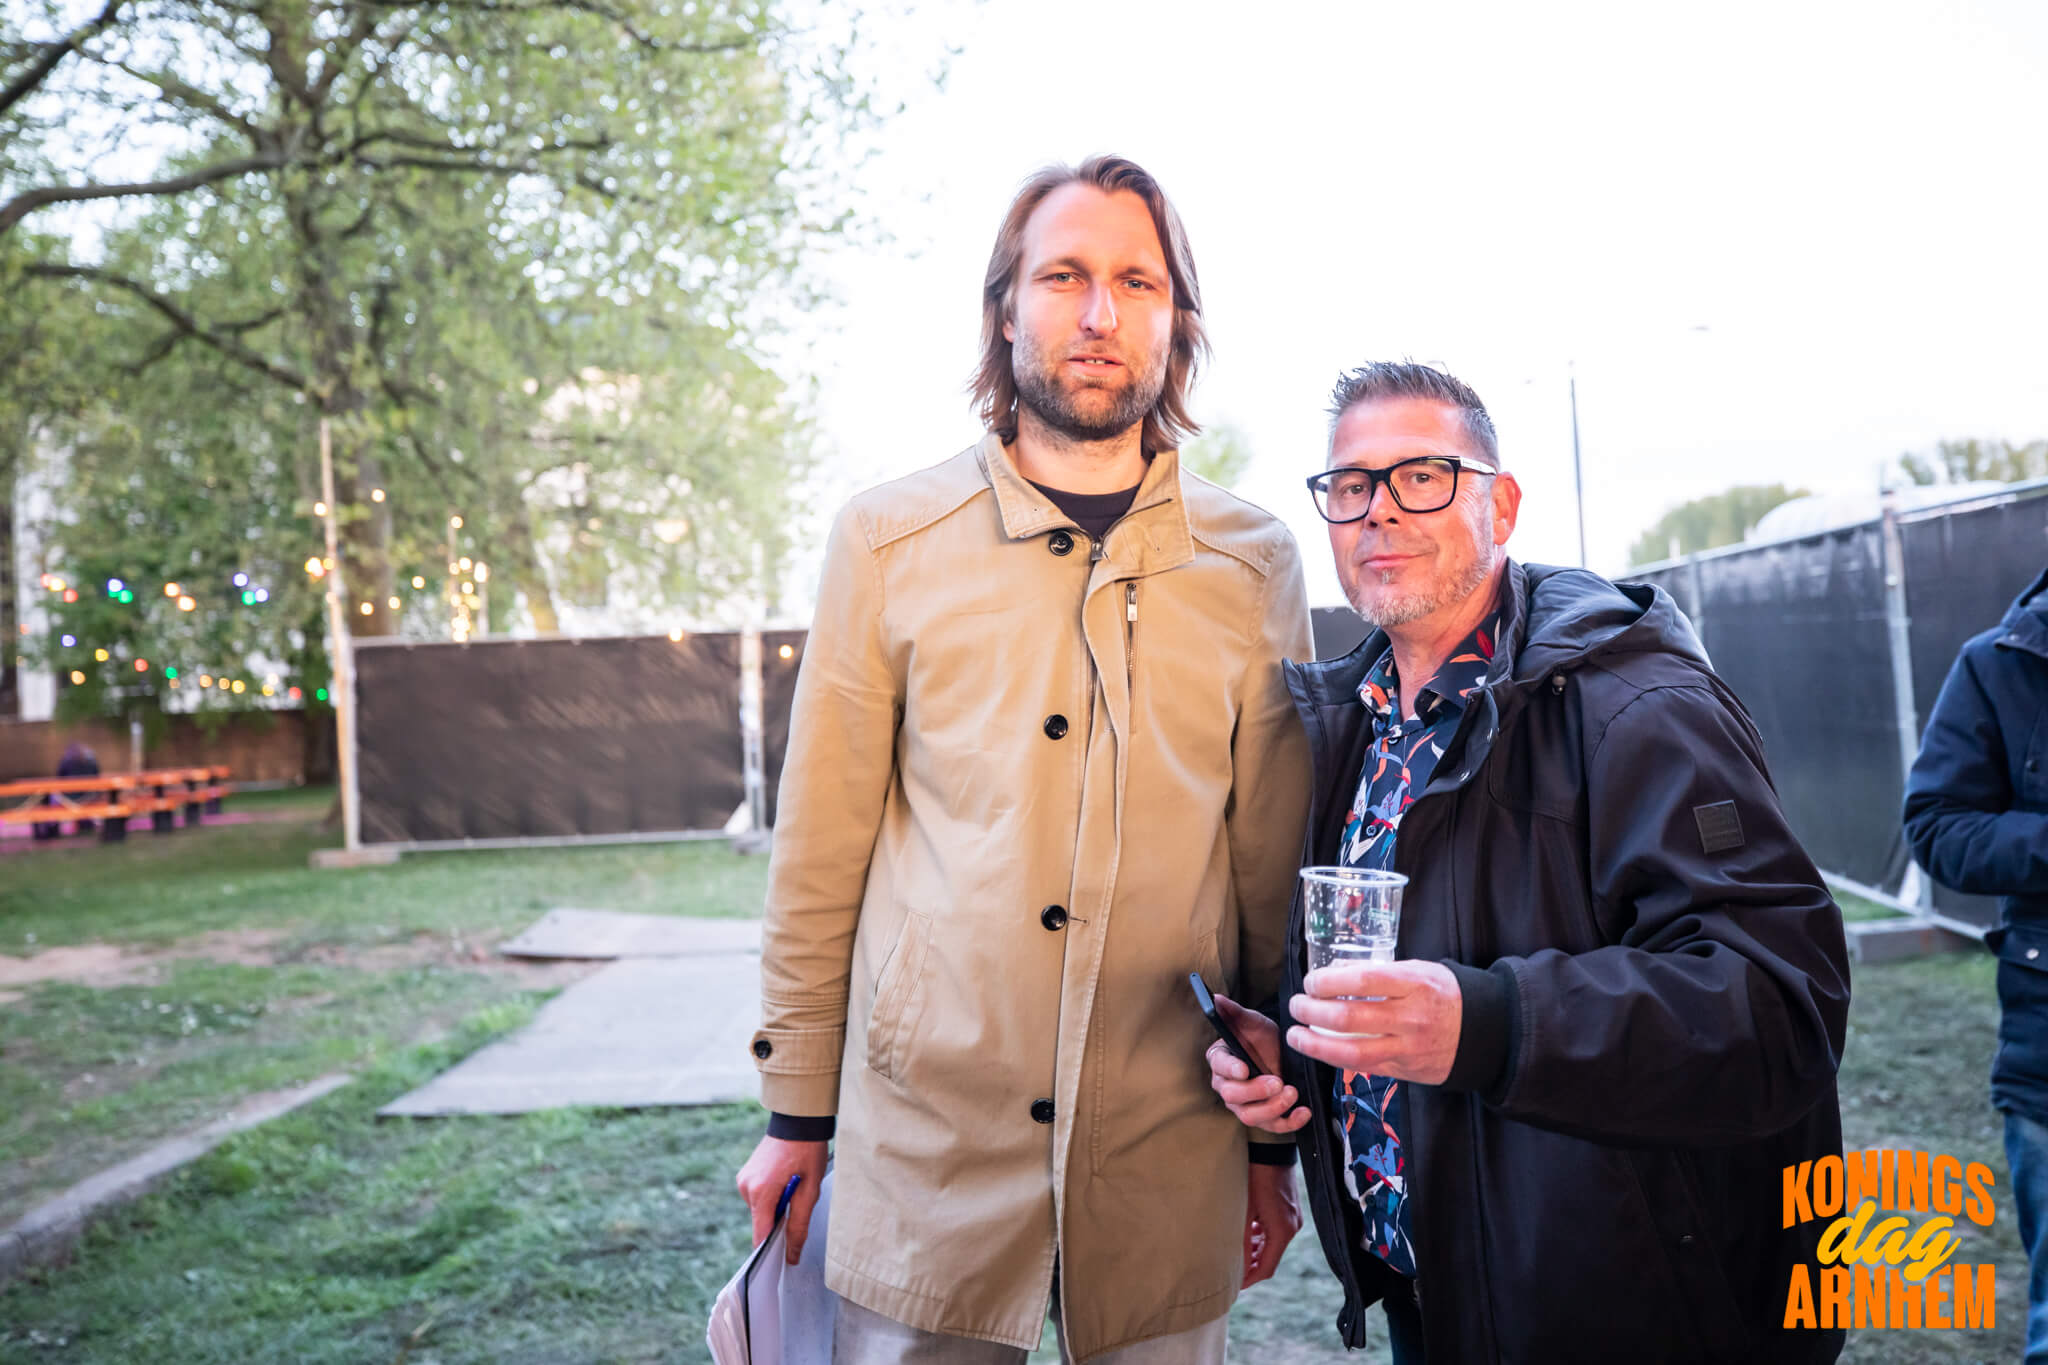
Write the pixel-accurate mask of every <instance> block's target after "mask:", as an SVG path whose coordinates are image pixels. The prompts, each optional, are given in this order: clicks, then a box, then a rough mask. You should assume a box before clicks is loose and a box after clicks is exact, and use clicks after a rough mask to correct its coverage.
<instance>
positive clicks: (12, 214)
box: [0, 156, 285, 236]
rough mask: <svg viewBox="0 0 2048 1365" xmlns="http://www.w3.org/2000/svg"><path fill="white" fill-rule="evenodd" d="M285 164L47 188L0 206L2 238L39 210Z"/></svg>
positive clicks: (265, 161) (258, 162)
mask: <svg viewBox="0 0 2048 1365" xmlns="http://www.w3.org/2000/svg"><path fill="white" fill-rule="evenodd" d="M284 164H285V159H284V158H283V157H281V156H245V157H241V158H238V159H237V160H234V161H223V162H219V163H218V164H216V165H212V166H205V167H202V168H201V169H199V170H196V171H193V172H192V173H190V174H189V175H180V176H173V177H172V178H171V179H169V180H149V181H143V182H139V183H137V184H132V185H44V186H42V187H41V188H38V189H33V190H24V191H22V192H21V193H20V194H17V195H15V196H14V198H12V199H9V200H8V201H7V202H6V203H4V204H0V236H5V235H6V234H7V231H8V229H10V228H12V227H13V226H14V225H15V224H16V223H18V222H20V221H21V220H22V219H24V218H26V217H28V215H29V214H31V213H34V212H35V211H36V210H37V209H39V208H44V207H46V206H48V205H50V204H75V203H80V202H82V201H84V200H87V199H121V198H126V197H128V196H132V195H163V194H183V193H184V192H185V191H187V190H196V189H198V188H199V187H200V186H202V185H212V184H215V183H217V182H219V181H222V180H232V179H234V178H235V177H236V176H241V175H250V174H253V173H254V172H257V171H274V170H277V169H279V168H280V167H282V166H283V165H284Z"/></svg>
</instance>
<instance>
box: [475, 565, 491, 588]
mask: <svg viewBox="0 0 2048 1365" xmlns="http://www.w3.org/2000/svg"><path fill="white" fill-rule="evenodd" d="M490 580H491V566H490V565H488V564H486V563H484V562H483V561H482V560H481V559H479V560H478V561H477V562H476V581H477V582H479V583H488V582H490Z"/></svg>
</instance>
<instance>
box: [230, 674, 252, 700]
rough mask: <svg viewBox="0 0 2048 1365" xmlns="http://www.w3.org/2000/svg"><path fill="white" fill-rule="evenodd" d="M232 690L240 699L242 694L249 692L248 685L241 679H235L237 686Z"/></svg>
mask: <svg viewBox="0 0 2048 1365" xmlns="http://www.w3.org/2000/svg"><path fill="white" fill-rule="evenodd" d="M232 690H233V692H234V694H235V695H236V696H238V697H239V696H241V695H242V693H244V692H245V691H247V690H248V685H247V684H246V683H244V682H243V681H242V680H241V679H240V678H237V679H235V685H234V687H233V689H232Z"/></svg>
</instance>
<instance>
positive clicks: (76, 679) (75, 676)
mask: <svg viewBox="0 0 2048 1365" xmlns="http://www.w3.org/2000/svg"><path fill="white" fill-rule="evenodd" d="M84 682H85V674H83V673H81V672H79V671H78V670H77V669H75V668H74V669H72V670H71V685H72V686H74V687H77V686H80V685H82V684H83V683H84Z"/></svg>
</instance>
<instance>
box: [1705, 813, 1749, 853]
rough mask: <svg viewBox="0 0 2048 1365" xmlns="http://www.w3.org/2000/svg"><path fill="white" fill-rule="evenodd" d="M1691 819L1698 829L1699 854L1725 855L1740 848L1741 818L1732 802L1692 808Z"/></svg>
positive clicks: (1741, 838)
mask: <svg viewBox="0 0 2048 1365" xmlns="http://www.w3.org/2000/svg"><path fill="white" fill-rule="evenodd" d="M1692 819H1693V823H1694V824H1696V825H1698V826H1699V827H1700V850H1701V852H1704V853H1726V852H1727V851H1728V850H1729V849H1731V848H1741V847H1742V845H1743V842H1744V841H1743V837H1742V818H1741V817H1740V816H1738V815H1737V814H1736V813H1735V803H1734V802H1733V801H1716V802H1714V804H1712V805H1710V806H1694V807H1693V808H1692Z"/></svg>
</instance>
